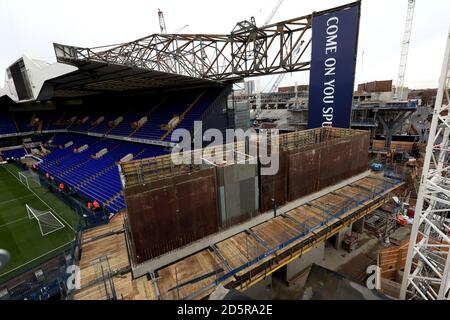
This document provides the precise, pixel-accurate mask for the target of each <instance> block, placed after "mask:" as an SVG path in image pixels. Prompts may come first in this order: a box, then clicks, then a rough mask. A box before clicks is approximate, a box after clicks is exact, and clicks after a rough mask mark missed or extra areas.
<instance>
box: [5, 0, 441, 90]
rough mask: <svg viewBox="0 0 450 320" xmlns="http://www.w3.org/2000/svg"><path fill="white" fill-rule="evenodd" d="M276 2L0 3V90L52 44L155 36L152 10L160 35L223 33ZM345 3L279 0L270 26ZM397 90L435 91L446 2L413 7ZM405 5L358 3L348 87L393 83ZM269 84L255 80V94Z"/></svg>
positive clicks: (262, 15)
mask: <svg viewBox="0 0 450 320" xmlns="http://www.w3.org/2000/svg"><path fill="white" fill-rule="evenodd" d="M276 2H277V0H260V1H257V0H220V1H218V0H76V1H67V0H28V1H27V0H0V40H1V50H0V85H2V86H3V82H4V71H5V69H6V68H7V67H8V66H9V65H10V64H11V63H13V62H14V61H15V60H16V59H17V58H19V57H20V56H21V55H22V54H24V53H25V54H27V55H29V56H31V57H35V58H41V59H45V60H47V61H50V62H53V61H55V55H54V52H53V42H58V43H62V44H68V45H75V46H81V47H93V46H100V45H107V44H115V43H121V42H126V41H131V40H134V39H137V38H140V37H143V36H146V35H149V34H152V33H157V32H159V24H158V15H157V12H158V8H160V9H161V10H162V11H163V12H164V15H165V21H166V25H167V30H168V32H169V33H170V32H173V31H175V30H176V29H178V28H180V27H182V26H184V25H186V24H188V25H189V26H188V27H187V28H185V29H184V30H183V31H182V32H183V33H229V32H230V31H231V30H232V29H233V27H234V25H235V24H236V22H238V21H241V20H244V19H247V20H250V17H251V16H254V17H255V18H256V23H257V25H262V24H263V23H264V21H265V20H266V18H267V16H268V15H269V13H270V12H271V11H272V8H273V7H274V5H275V4H276ZM348 2H351V1H350V0H347V1H344V0H342V1H341V0H284V2H283V4H282V5H281V7H280V9H279V10H278V11H277V13H276V14H275V16H274V18H273V19H272V22H277V21H281V20H286V19H289V18H294V17H297V16H302V15H305V14H310V13H311V12H313V11H319V10H323V9H327V8H330V7H334V6H338V5H342V4H345V3H348ZM416 2H417V3H416V10H415V15H414V23H413V31H412V38H411V45H410V51H409V57H408V65H407V71H406V79H405V85H406V86H409V87H410V88H424V87H436V86H437V82H438V77H439V73H440V69H441V64H442V58H443V53H444V47H445V41H446V35H447V32H448V28H449V22H450V21H449V18H448V13H449V12H450V1H449V0H416ZM406 8H407V0H362V9H361V10H362V11H361V25H360V35H359V36H360V38H359V47H358V61H357V70H356V83H358V82H365V81H372V80H384V79H393V80H394V83H395V80H396V78H397V72H398V65H399V60H400V48H401V41H402V36H403V29H404V23H405V17H406ZM308 77H309V75H308V73H307V72H302V73H298V72H297V73H293V74H288V75H286V76H285V77H284V80H283V82H282V85H291V84H294V83H295V82H297V83H298V84H306V83H308ZM273 79H274V78H273V77H269V78H267V77H265V78H263V79H262V80H259V83H260V85H261V87H264V86H265V85H267V84H269V85H270V83H271V82H272V81H273Z"/></svg>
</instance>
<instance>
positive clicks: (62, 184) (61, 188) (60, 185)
mask: <svg viewBox="0 0 450 320" xmlns="http://www.w3.org/2000/svg"><path fill="white" fill-rule="evenodd" d="M59 189H60V190H61V191H64V183H62V182H61V183H60V184H59Z"/></svg>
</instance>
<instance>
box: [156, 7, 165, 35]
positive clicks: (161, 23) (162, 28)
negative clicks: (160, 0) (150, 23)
mask: <svg viewBox="0 0 450 320" xmlns="http://www.w3.org/2000/svg"><path fill="white" fill-rule="evenodd" d="M158 19H159V30H160V31H161V33H162V34H164V33H167V29H166V21H165V20H164V13H163V12H162V11H161V10H159V9H158Z"/></svg>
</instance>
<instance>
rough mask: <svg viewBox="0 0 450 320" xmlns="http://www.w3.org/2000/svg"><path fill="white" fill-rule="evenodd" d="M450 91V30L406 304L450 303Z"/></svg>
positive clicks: (410, 251)
mask: <svg viewBox="0 0 450 320" xmlns="http://www.w3.org/2000/svg"><path fill="white" fill-rule="evenodd" d="M449 88H450V30H449V33H448V35H447V46H446V49H445V54H444V62H443V64H442V71H441V77H440V79H439V87H438V91H437V95H436V102H435V105H434V111H433V119H432V121H431V127H430V134H429V136H428V143H427V147H426V152H425V159H424V164H423V168H422V176H421V180H420V187H419V192H418V194H417V203H416V212H415V215H414V221H413V225H412V229H411V237H410V241H409V247H408V255H407V258H406V265H405V271H404V275H403V281H402V286H401V291H400V298H402V299H405V298H408V299H423V300H450V155H449V153H450V140H449V135H450V113H449V107H450V106H449V104H450V97H449ZM444 97H445V98H446V100H447V104H446V105H444V104H443V102H444V101H443V98H444Z"/></svg>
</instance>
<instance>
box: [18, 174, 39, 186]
mask: <svg viewBox="0 0 450 320" xmlns="http://www.w3.org/2000/svg"><path fill="white" fill-rule="evenodd" d="M18 174H19V181H20V182H21V183H22V184H23V185H25V186H26V187H27V188H28V189H31V188H36V187H39V186H40V185H41V183H40V181H39V175H38V174H37V173H35V172H33V171H22V172H19V173H18Z"/></svg>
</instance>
